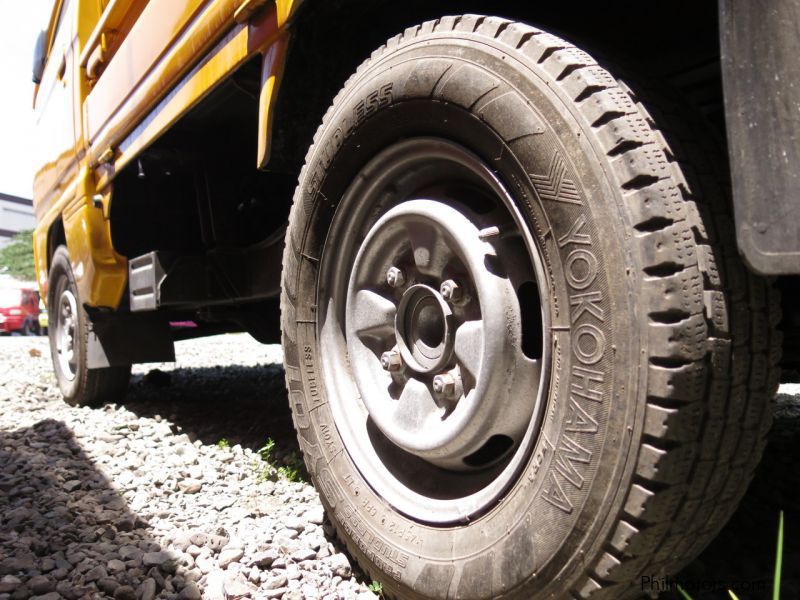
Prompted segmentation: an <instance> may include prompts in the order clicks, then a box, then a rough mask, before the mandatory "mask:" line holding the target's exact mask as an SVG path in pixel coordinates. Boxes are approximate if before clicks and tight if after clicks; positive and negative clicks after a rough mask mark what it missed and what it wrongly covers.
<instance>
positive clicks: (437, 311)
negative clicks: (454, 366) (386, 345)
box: [394, 284, 453, 373]
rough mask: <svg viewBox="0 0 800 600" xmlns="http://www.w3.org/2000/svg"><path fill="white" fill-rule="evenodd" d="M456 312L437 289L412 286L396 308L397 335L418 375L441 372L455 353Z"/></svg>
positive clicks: (407, 362) (402, 348) (403, 354)
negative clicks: (454, 326)
mask: <svg viewBox="0 0 800 600" xmlns="http://www.w3.org/2000/svg"><path fill="white" fill-rule="evenodd" d="M452 319H453V312H452V310H451V309H450V306H449V305H448V304H447V303H446V302H445V301H444V299H442V297H441V295H440V294H439V292H438V291H437V290H434V289H433V288H431V287H429V286H427V285H423V284H417V285H412V286H411V287H409V288H408V289H407V290H406V291H405V293H404V294H403V296H402V298H401V299H400V303H399V305H398V306H397V314H396V316H395V321H394V325H395V336H396V338H397V347H398V349H399V350H400V354H401V355H402V357H403V360H404V361H405V363H406V364H407V365H408V366H409V367H411V368H412V369H413V370H414V371H416V372H418V373H431V372H439V371H440V370H441V369H442V367H444V366H445V365H446V364H447V363H448V362H449V361H450V358H451V355H452V351H453V323H452Z"/></svg>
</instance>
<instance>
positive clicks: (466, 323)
mask: <svg viewBox="0 0 800 600" xmlns="http://www.w3.org/2000/svg"><path fill="white" fill-rule="evenodd" d="M503 263H504V258H503V257H501V256H499V255H498V253H497V251H496V249H495V247H494V246H493V245H492V244H490V243H488V242H486V241H483V240H482V239H481V229H479V227H478V226H477V225H476V224H475V223H474V222H472V221H471V220H470V218H468V217H467V216H465V214H464V213H463V212H461V211H458V210H456V209H455V208H453V207H451V206H449V205H447V204H445V203H442V202H439V201H434V200H410V201H407V202H404V203H402V204H401V205H399V206H397V207H395V208H393V209H392V210H390V211H388V212H387V213H386V214H385V215H384V216H383V217H382V218H381V219H380V220H378V222H377V223H375V225H374V226H373V227H372V229H371V230H370V232H369V233H368V234H367V236H366V238H365V239H364V241H363V243H362V244H361V248H360V250H359V253H358V255H357V257H356V261H355V265H354V268H353V270H352V275H351V280H350V287H349V291H348V313H347V314H348V318H347V326H346V329H347V343H348V349H349V351H350V355H351V357H352V358H354V359H355V360H353V369H354V372H355V379H356V384H357V385H358V388H359V392H360V394H361V398H362V400H363V402H364V404H365V405H366V407H367V410H368V411H369V415H370V418H371V419H372V420H373V421H374V422H375V424H376V425H377V427H378V428H379V429H380V431H381V432H382V433H383V434H384V435H385V436H386V437H387V438H389V439H390V440H391V441H392V442H394V443H395V444H397V445H398V446H400V447H401V448H403V449H404V450H406V451H408V452H411V453H412V454H414V455H416V456H419V457H420V458H423V459H425V460H426V461H428V462H431V463H433V464H436V465H438V466H440V467H444V468H448V469H451V470H470V469H476V468H483V467H485V466H486V463H485V462H479V463H477V464H476V463H474V461H471V460H470V459H471V457H472V456H473V455H474V454H475V453H477V452H478V451H479V450H480V449H481V448H482V447H484V446H485V445H486V444H487V443H488V442H489V441H490V440H491V439H492V438H498V437H499V438H502V440H504V448H505V450H508V449H510V448H512V447H513V446H515V445H516V444H517V443H518V442H519V441H520V439H521V437H522V434H523V432H524V430H525V428H526V426H527V424H528V423H529V422H530V419H531V418H532V413H533V410H534V404H535V400H536V393H535V392H536V390H537V388H538V378H539V370H538V364H537V363H536V361H533V360H530V359H529V358H527V357H525V356H524V355H523V354H522V353H521V351H520V348H519V342H520V336H521V315H520V306H519V302H518V299H517V295H516V291H515V288H514V285H513V283H512V281H511V279H510V278H509V277H508V276H507V273H508V272H509V271H510V270H512V268H513V267H512V265H505V264H503ZM487 265H490V268H487ZM398 274H402V277H398ZM392 276H394V277H392ZM445 298H447V299H448V300H449V301H447V300H446V299H445ZM398 354H399V358H398V356H397V355H398ZM525 389H530V390H531V393H528V394H522V395H519V394H515V392H516V391H518V390H525ZM512 396H521V397H522V401H512ZM502 455H503V452H498V453H496V455H494V456H492V457H490V459H489V461H488V462H492V461H494V460H498V459H500V458H502Z"/></svg>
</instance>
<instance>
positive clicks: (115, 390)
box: [47, 246, 131, 406]
mask: <svg viewBox="0 0 800 600" xmlns="http://www.w3.org/2000/svg"><path fill="white" fill-rule="evenodd" d="M47 306H48V310H49V318H50V321H51V322H52V323H51V326H50V327H49V328H48V329H49V331H48V333H49V339H50V355H51V357H52V359H53V369H54V371H55V374H56V379H57V380H58V386H59V388H60V389H61V393H62V395H63V397H64V400H65V401H66V402H67V403H68V404H72V405H76V406H96V405H99V404H102V403H106V402H116V401H118V400H120V399H121V398H122V397H123V396H124V395H125V392H126V390H127V389H128V380H129V379H130V372H131V367H130V365H126V366H121V367H109V368H105V369H90V368H88V365H87V360H86V352H87V344H88V336H89V326H90V324H89V317H88V315H87V314H86V310H85V309H84V308H83V305H82V303H81V302H80V298H79V295H78V288H77V286H76V285H75V277H74V275H73V273H72V266H71V264H70V261H69V253H68V252H67V249H66V248H65V247H64V246H61V247H59V248H57V249H56V251H55V253H54V254H53V260H52V261H51V266H50V277H49V282H48V302H47Z"/></svg>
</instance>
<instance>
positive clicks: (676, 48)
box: [269, 0, 724, 173]
mask: <svg viewBox="0 0 800 600" xmlns="http://www.w3.org/2000/svg"><path fill="white" fill-rule="evenodd" d="M465 13H477V14H485V15H492V16H500V17H505V18H509V19H512V20H516V21H523V22H526V23H528V24H532V25H535V26H539V27H542V28H543V29H545V30H548V31H550V32H552V33H554V34H556V35H559V36H560V37H563V38H565V39H567V40H569V41H571V42H573V43H575V44H576V45H577V46H578V47H581V48H584V49H586V50H587V51H590V52H591V53H593V54H595V55H600V56H603V57H607V59H611V60H612V61H613V62H615V63H620V64H624V65H625V67H626V69H628V70H631V71H635V72H637V73H639V74H644V75H645V76H647V77H651V78H654V79H656V78H657V79H659V80H664V79H667V80H669V81H670V83H672V85H674V86H675V87H678V88H680V90H681V91H682V92H683V93H684V95H686V96H687V98H688V99H689V100H690V101H691V102H692V103H694V104H695V105H697V106H698V107H699V108H700V109H701V110H702V111H703V112H704V113H705V114H706V115H707V116H708V117H709V118H710V119H711V120H712V121H714V122H715V123H716V125H717V126H718V127H720V128H721V127H723V126H724V120H723V106H722V92H721V76H720V56H719V40H718V26H717V13H716V3H715V2H703V3H697V2H690V1H688V0H679V1H678V2H672V3H669V4H668V5H664V6H663V7H661V6H660V5H659V7H650V8H648V9H647V11H643V9H642V7H641V2H638V1H635V0H622V1H621V2H613V3H608V2H593V3H588V2H585V3H584V2H562V3H546V4H544V3H534V2H530V1H523V2H520V1H516V0H492V1H491V2H490V1H488V0H438V1H435V2H431V1H430V0H405V1H404V2H394V1H391V0H324V1H322V0H305V3H304V4H303V5H301V8H300V11H299V13H298V14H297V16H296V19H295V21H294V23H293V24H292V27H293V28H294V31H295V33H294V36H293V39H292V45H291V48H290V52H289V57H288V64H287V67H286V70H285V75H284V79H283V82H282V83H281V87H280V90H279V97H278V102H277V105H276V113H275V119H274V124H275V131H274V132H273V134H272V148H273V153H272V159H271V162H270V165H269V168H270V169H275V170H280V171H287V172H292V173H299V171H300V168H301V167H302V164H303V161H304V160H305V154H306V151H307V149H308V147H309V146H310V145H311V142H312V139H313V136H314V132H315V131H316V129H317V127H318V126H319V124H320V123H321V121H322V117H323V115H324V114H325V111H326V110H327V109H328V107H329V106H330V104H331V103H332V101H333V98H334V96H335V95H336V93H337V92H338V91H339V89H341V87H342V86H343V85H344V82H345V81H346V80H347V78H348V77H349V76H350V75H351V74H352V73H353V72H355V70H356V68H357V67H358V65H359V64H360V63H361V62H363V61H364V60H365V59H366V58H368V57H369V56H370V54H371V53H372V51H373V50H375V49H376V48H378V47H380V46H381V45H382V44H383V43H384V42H385V41H386V40H387V39H388V38H390V37H392V36H394V35H396V34H398V33H402V32H403V30H404V29H405V28H407V27H412V26H414V25H418V24H420V23H422V22H423V21H426V20H429V19H435V18H438V17H442V16H445V15H454V14H455V15H458V14H465ZM332 23H335V27H332V26H331V24H332ZM665 48H668V49H669V51H668V52H665V51H664V50H665ZM311 82H313V83H311Z"/></svg>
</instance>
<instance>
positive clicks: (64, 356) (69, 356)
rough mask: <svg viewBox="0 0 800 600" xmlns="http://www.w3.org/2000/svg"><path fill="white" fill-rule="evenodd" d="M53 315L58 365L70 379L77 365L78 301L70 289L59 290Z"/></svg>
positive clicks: (72, 377) (73, 376)
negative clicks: (59, 293)
mask: <svg viewBox="0 0 800 600" xmlns="http://www.w3.org/2000/svg"><path fill="white" fill-rule="evenodd" d="M55 317H56V329H55V339H56V352H57V354H58V365H59V367H60V369H61V372H62V373H63V374H64V377H66V378H67V379H69V380H70V381H72V380H73V379H74V378H75V370H76V365H77V356H76V352H75V336H76V335H77V331H78V303H77V301H76V300H75V295H74V294H73V293H72V292H71V291H70V290H68V289H66V290H64V291H63V292H61V296H60V297H59V299H58V307H57V310H56V311H55Z"/></svg>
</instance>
